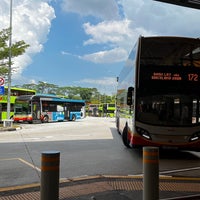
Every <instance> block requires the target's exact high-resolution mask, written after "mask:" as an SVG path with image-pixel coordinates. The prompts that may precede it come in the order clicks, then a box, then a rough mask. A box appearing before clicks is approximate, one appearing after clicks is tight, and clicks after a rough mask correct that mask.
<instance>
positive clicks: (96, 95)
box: [15, 81, 115, 104]
mask: <svg viewBox="0 0 200 200" xmlns="http://www.w3.org/2000/svg"><path fill="white" fill-rule="evenodd" d="M15 87H21V88H26V89H33V90H36V92H37V93H43V94H56V95H60V96H63V97H67V98H69V99H83V100H85V101H86V102H87V103H95V104H97V103H111V102H114V101H115V96H109V95H106V94H100V92H99V91H98V90H97V88H82V87H75V86H64V87H59V86H57V85H54V84H51V83H46V82H43V81H39V82H38V84H35V83H32V84H24V85H16V86H15Z"/></svg>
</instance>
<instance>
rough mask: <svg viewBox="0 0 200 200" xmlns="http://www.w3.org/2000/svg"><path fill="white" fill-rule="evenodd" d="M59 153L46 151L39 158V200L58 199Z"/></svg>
mask: <svg viewBox="0 0 200 200" xmlns="http://www.w3.org/2000/svg"><path fill="white" fill-rule="evenodd" d="M59 168H60V152H58V151H46V152H43V153H42V158H41V186H40V200H58V199H59Z"/></svg>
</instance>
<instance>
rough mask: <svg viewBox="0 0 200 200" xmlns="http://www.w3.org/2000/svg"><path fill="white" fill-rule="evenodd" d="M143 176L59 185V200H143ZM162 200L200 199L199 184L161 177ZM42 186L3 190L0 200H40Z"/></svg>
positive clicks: (84, 179) (92, 178)
mask: <svg viewBox="0 0 200 200" xmlns="http://www.w3.org/2000/svg"><path fill="white" fill-rule="evenodd" d="M142 193H143V182H142V177H140V176H138V177H137V176H134V177H131V176H105V175H104V176H90V177H82V178H76V179H66V180H61V181H60V187H59V200H142ZM159 197H160V199H162V200H164V199H165V200H166V199H168V200H169V199H182V200H187V199H192V200H193V199H194V200H195V199H200V180H199V179H195V178H190V179H189V178H187V179H185V178H184V179H183V178H169V177H160V181H159ZM39 199H40V187H39V184H32V185H26V186H18V187H12V188H0V200H39Z"/></svg>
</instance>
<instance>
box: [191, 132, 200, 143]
mask: <svg viewBox="0 0 200 200" xmlns="http://www.w3.org/2000/svg"><path fill="white" fill-rule="evenodd" d="M199 139H200V132H197V133H194V134H193V135H192V136H191V137H190V139H189V141H190V142H194V141H196V140H199Z"/></svg>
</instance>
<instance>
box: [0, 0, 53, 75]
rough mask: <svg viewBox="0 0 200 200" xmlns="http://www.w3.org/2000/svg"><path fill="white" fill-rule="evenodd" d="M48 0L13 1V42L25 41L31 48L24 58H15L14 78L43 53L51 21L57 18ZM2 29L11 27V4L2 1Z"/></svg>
mask: <svg viewBox="0 0 200 200" xmlns="http://www.w3.org/2000/svg"><path fill="white" fill-rule="evenodd" d="M47 2H48V0H43V1H41V0H17V1H13V7H12V8H13V9H12V42H13V43H14V42H16V41H19V40H24V41H25V42H26V43H27V44H29V45H30V47H29V48H28V49H27V51H26V53H25V54H24V55H22V56H19V57H17V58H14V59H13V61H14V65H13V67H14V68H15V69H16V70H15V75H14V76H13V77H14V78H17V77H18V76H20V73H21V72H22V71H23V69H24V68H25V67H27V66H28V65H29V64H30V63H31V61H32V60H31V56H32V55H34V54H36V53H39V52H41V50H42V48H43V44H44V43H45V42H46V40H47V35H48V33H49V31H50V27H51V21H52V20H53V19H54V18H55V14H54V9H53V8H52V7H51V6H49V5H48V3H47ZM0 11H3V12H1V16H0V29H3V28H8V27H9V25H10V17H9V14H10V13H9V11H10V3H9V1H7V0H1V1H0Z"/></svg>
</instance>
